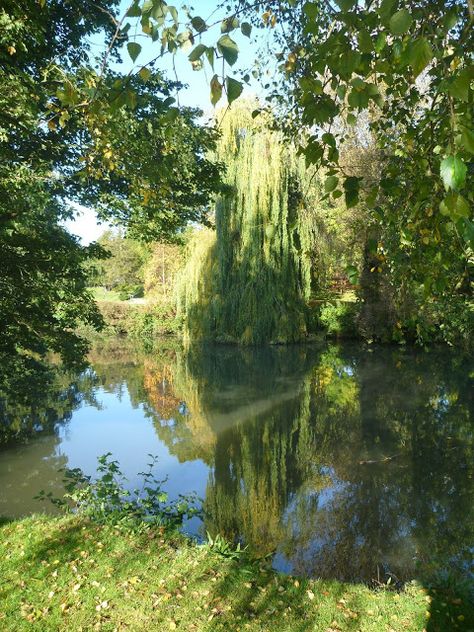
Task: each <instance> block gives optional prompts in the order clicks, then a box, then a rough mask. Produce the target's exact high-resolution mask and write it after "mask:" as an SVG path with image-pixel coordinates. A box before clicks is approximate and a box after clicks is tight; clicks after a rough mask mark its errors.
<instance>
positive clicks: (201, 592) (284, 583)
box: [0, 516, 474, 632]
mask: <svg viewBox="0 0 474 632" xmlns="http://www.w3.org/2000/svg"><path fill="white" fill-rule="evenodd" d="M468 629H474V626H473V613H472V609H471V608H470V607H469V605H468V604H467V603H465V602H464V601H462V600H461V599H459V598H457V597H455V596H454V595H450V594H441V593H434V592H431V593H430V591H429V590H427V589H426V588H424V587H423V586H421V585H420V584H418V583H416V582H412V583H410V584H409V585H407V586H406V587H405V588H404V590H402V591H401V592H396V591H395V590H389V589H380V590H377V591H374V590H371V589H369V588H367V587H366V586H363V585H357V584H356V585H352V584H343V583H339V582H336V581H315V580H311V581H308V580H301V579H300V580H298V579H295V578H293V577H289V576H284V575H280V574H277V573H275V572H273V571H272V570H270V569H269V568H268V566H265V565H263V564H262V563H261V562H249V561H245V560H241V559H239V560H231V559H228V558H225V557H223V556H222V555H219V554H218V553H216V552H215V551H213V550H212V549H211V548H210V547H209V546H199V545H197V544H195V543H193V542H192V541H191V540H189V539H187V538H185V537H183V536H180V535H176V534H168V533H163V532H162V531H160V530H158V529H154V530H150V531H148V532H145V533H141V534H136V533H130V532H121V531H119V530H118V529H117V528H116V527H113V526H98V525H97V524H94V523H91V522H90V521H88V520H87V519H85V518H80V517H66V518H52V517H46V516H36V517H32V518H28V519H24V520H20V521H14V522H5V523H4V524H3V525H2V526H0V630H2V631H3V630H5V631H15V632H16V631H18V632H20V631H22V630H41V631H43V630H44V631H48V630H54V631H59V630H62V631H68V632H76V631H84V632H85V631H89V630H109V631H113V630H116V631H119V630H128V631H130V630H137V631H138V630H140V631H142V632H145V631H147V632H148V631H149V630H157V631H160V632H161V631H167V630H188V631H190V632H195V631H201V630H203V631H207V630H212V631H214V630H216V631H217V630H235V631H247V630H248V631H250V632H252V631H254V632H257V631H258V632H263V631H272V632H273V631H275V632H277V631H278V632H280V631H281V632H284V631H287V632H303V631H307V630H312V631H315V632H316V631H317V632H339V631H346V630H347V631H352V630H354V631H357V630H361V631H364V632H365V631H373V632H381V631H387V632H399V631H407V630H409V631H420V632H421V631H422V630H427V631H428V632H431V631H435V630H440V631H442V632H447V631H449V630H468Z"/></svg>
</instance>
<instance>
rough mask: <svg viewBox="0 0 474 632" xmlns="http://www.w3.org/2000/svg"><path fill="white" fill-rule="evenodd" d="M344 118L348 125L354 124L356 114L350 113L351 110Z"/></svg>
mask: <svg viewBox="0 0 474 632" xmlns="http://www.w3.org/2000/svg"><path fill="white" fill-rule="evenodd" d="M346 120H347V123H348V125H355V124H356V123H357V116H356V115H355V114H352V112H349V114H348V115H347V118H346Z"/></svg>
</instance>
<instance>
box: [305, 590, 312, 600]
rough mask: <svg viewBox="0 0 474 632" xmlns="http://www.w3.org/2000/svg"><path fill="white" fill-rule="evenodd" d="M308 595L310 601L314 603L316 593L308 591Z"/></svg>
mask: <svg viewBox="0 0 474 632" xmlns="http://www.w3.org/2000/svg"><path fill="white" fill-rule="evenodd" d="M306 594H307V595H308V599H309V600H310V601H313V599H314V592H313V591H312V590H307V591H306Z"/></svg>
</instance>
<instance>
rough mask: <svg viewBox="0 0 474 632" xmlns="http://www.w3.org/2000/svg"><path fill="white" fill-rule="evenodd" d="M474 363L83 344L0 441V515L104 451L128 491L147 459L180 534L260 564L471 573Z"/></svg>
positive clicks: (20, 509) (23, 505)
mask: <svg viewBox="0 0 474 632" xmlns="http://www.w3.org/2000/svg"><path fill="white" fill-rule="evenodd" d="M473 386H474V366H473V363H472V359H471V360H469V359H467V358H462V357H460V356H459V354H456V353H454V352H450V351H449V350H447V349H441V350H439V349H438V350H432V351H430V352H422V351H414V350H403V349H398V348H396V349H395V348H374V349H370V348H367V347H363V346H362V345H354V344H350V345H341V346H328V347H323V348H312V347H297V346H295V347H281V348H268V349H257V350H256V349H247V350H242V349H236V348H222V347H217V348H216V347H207V348H204V349H199V350H194V351H192V352H187V353H186V352H184V351H182V350H173V349H168V350H167V349H163V350H161V351H158V352H155V353H154V354H150V355H140V354H137V353H133V352H131V351H129V350H127V349H124V348H122V347H120V345H118V344H117V346H116V347H113V348H111V349H109V350H108V351H106V350H103V351H102V352H95V353H94V354H92V356H91V368H90V369H89V370H88V371H87V372H85V373H84V374H82V375H81V376H78V377H77V379H76V380H75V382H74V384H73V385H72V386H70V387H67V385H66V384H65V385H64V389H63V390H62V391H61V397H59V398H58V396H57V393H56V394H55V395H54V397H53V396H52V398H51V401H50V402H49V403H48V402H46V403H44V402H43V404H42V406H39V407H38V409H37V410H36V411H35V414H34V417H33V418H28V416H27V415H26V413H25V411H23V412H21V409H20V410H19V411H18V410H17V409H15V412H10V413H9V414H8V408H7V413H6V416H7V421H8V423H9V424H10V425H11V426H15V424H16V425H18V424H24V423H25V422H27V423H28V422H29V423H30V424H31V425H32V426H34V428H35V430H36V432H35V433H34V435H33V437H32V438H30V439H28V440H27V441H22V442H18V441H16V442H11V441H10V442H9V443H8V444H7V445H4V446H3V447H1V446H0V515H2V514H3V515H9V516H21V515H25V514H28V513H31V512H33V511H37V510H42V511H44V510H45V508H46V509H47V507H46V506H45V505H43V504H39V503H38V501H35V500H33V496H34V495H35V494H36V493H37V492H38V491H39V490H40V489H44V490H45V491H52V492H53V493H54V494H55V495H60V494H61V493H62V482H61V481H62V474H61V473H59V472H58V469H60V468H61V467H69V468H74V467H80V468H82V469H83V470H84V471H85V472H86V473H87V474H93V473H94V472H95V467H96V463H97V457H98V456H99V455H101V454H104V453H106V452H112V453H113V456H114V458H116V459H118V460H119V461H120V464H121V467H122V470H123V471H124V472H125V474H126V476H127V478H128V480H129V485H130V487H131V488H133V487H134V486H135V485H136V484H137V481H138V479H137V476H136V474H137V472H140V471H142V470H143V469H144V467H145V464H146V462H147V460H148V457H147V454H149V453H152V454H154V455H157V456H158V457H159V474H160V475H167V476H168V483H167V485H166V489H167V491H168V492H169V493H170V495H171V496H172V497H176V496H177V495H178V494H180V493H182V494H186V493H189V492H196V493H197V494H198V495H199V496H200V498H202V508H203V511H204V518H203V519H202V520H199V519H197V518H194V519H193V520H191V521H190V522H188V523H187V524H186V525H185V528H186V530H187V531H188V532H190V533H192V534H194V535H198V536H202V535H203V534H204V533H205V531H206V530H207V531H209V532H211V534H215V533H217V532H219V533H221V534H223V535H225V536H226V537H227V538H229V539H232V540H235V541H237V540H240V541H243V542H244V543H246V544H249V546H250V547H251V548H252V550H254V551H256V552H258V553H259V554H262V555H265V554H271V555H272V556H273V563H274V566H275V567H276V568H278V569H280V570H283V571H286V572H292V573H295V574H299V575H310V576H318V577H335V578H339V579H343V580H351V581H359V580H362V581H370V580H372V579H377V578H378V579H380V581H382V580H386V579H387V578H388V577H389V576H391V577H392V578H393V579H394V580H400V581H404V580H407V579H411V578H413V577H416V576H417V575H418V573H420V572H423V573H426V572H442V573H444V574H448V573H456V574H462V575H463V576H464V577H465V578H466V579H468V581H469V580H472V579H473V577H474V562H473V554H474V478H473V476H474V388H473Z"/></svg>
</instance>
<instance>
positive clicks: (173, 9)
mask: <svg viewBox="0 0 474 632" xmlns="http://www.w3.org/2000/svg"><path fill="white" fill-rule="evenodd" d="M168 11H169V12H170V14H171V17H172V18H173V20H174V23H175V24H176V25H178V23H179V19H178V10H177V9H176V7H171V6H168Z"/></svg>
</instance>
